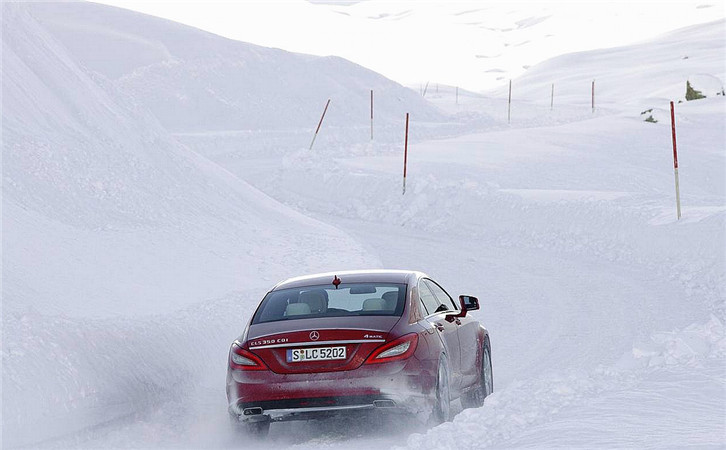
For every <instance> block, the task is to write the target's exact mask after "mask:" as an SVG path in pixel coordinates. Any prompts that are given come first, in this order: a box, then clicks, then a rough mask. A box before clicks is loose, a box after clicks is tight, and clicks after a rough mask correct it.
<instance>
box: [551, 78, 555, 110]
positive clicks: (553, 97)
mask: <svg viewBox="0 0 726 450" xmlns="http://www.w3.org/2000/svg"><path fill="white" fill-rule="evenodd" d="M554 105H555V83H552V94H550V111H552V107H553V106H554Z"/></svg>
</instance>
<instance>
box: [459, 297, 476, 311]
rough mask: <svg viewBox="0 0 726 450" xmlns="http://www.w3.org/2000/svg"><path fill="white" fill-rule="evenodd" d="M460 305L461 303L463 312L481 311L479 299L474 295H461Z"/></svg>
mask: <svg viewBox="0 0 726 450" xmlns="http://www.w3.org/2000/svg"><path fill="white" fill-rule="evenodd" d="M459 303H461V309H462V310H466V311H475V310H477V309H479V299H478V298H476V297H474V296H473V295H460V296H459Z"/></svg>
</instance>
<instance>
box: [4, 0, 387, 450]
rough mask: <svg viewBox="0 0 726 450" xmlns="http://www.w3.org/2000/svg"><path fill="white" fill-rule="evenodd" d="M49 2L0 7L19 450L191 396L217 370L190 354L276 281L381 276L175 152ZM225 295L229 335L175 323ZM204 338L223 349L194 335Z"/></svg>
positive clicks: (205, 165)
mask: <svg viewBox="0 0 726 450" xmlns="http://www.w3.org/2000/svg"><path fill="white" fill-rule="evenodd" d="M42 6H43V5H30V6H26V5H23V4H3V11H2V13H3V15H2V21H3V22H2V33H3V34H2V46H3V48H2V50H3V52H2V55H3V64H2V90H3V97H2V119H3V120H2V137H3V142H2V146H3V147H2V155H3V157H2V159H3V165H2V171H3V198H2V200H3V208H2V209H3V221H2V227H3V229H2V235H3V265H2V267H3V277H2V278H3V283H2V298H3V402H2V404H3V429H4V441H3V443H4V445H8V446H13V445H18V444H23V443H26V444H27V443H32V442H38V441H40V440H43V439H46V438H48V437H51V436H54V435H57V434H63V433H68V432H69V431H72V430H74V429H77V428H79V427H81V428H83V427H88V426H90V425H95V424H97V423H100V422H104V421H107V420H110V419H114V418H118V417H121V416H123V415H126V414H129V413H132V412H133V411H134V406H133V405H136V402H141V401H147V400H148V399H149V398H158V397H159V396H160V395H168V394H169V390H168V388H165V387H164V384H165V383H169V384H170V385H174V386H177V385H178V386H179V387H180V388H181V387H183V386H186V385H187V384H188V383H189V381H190V380H192V379H194V378H195V377H196V376H198V375H199V374H200V373H202V372H203V370H201V369H200V366H198V364H197V363H195V362H192V361H190V360H187V358H188V355H191V354H196V355H197V357H196V358H197V359H200V358H201V359H203V358H205V357H206V355H210V354H214V350H216V349H220V350H221V349H223V348H224V347H225V346H226V345H227V342H226V341H227V340H229V339H230V337H232V336H233V335H235V334H236V333H238V330H237V328H239V327H240V326H241V325H240V324H241V323H242V322H241V320H242V317H244V314H245V313H246V311H244V310H235V308H234V303H235V302H236V301H239V299H240V298H245V295H247V294H246V293H247V292H250V291H252V292H254V293H253V295H252V298H256V297H257V296H259V295H260V293H263V292H264V291H265V289H267V288H268V287H269V286H271V285H272V284H274V283H275V282H276V281H277V280H278V279H280V278H284V277H288V276H290V275H291V274H294V273H297V272H299V271H300V270H309V269H310V268H316V269H321V270H330V269H334V268H335V267H338V263H337V261H338V260H339V259H343V260H345V261H350V262H351V264H353V265H356V266H369V265H375V264H376V263H377V259H376V258H375V257H372V256H370V255H369V254H368V253H367V252H366V251H365V250H364V249H363V248H362V246H360V245H359V244H358V243H357V242H355V241H353V240H352V239H351V238H350V237H348V236H347V235H346V234H345V233H343V232H340V231H338V230H336V229H334V228H333V227H331V226H329V225H326V224H323V223H320V222H317V221H315V220H313V219H310V218H308V217H305V216H303V215H301V214H299V213H296V212H294V211H292V210H290V209H288V208H285V207H283V206H281V205H280V204H279V203H277V202H276V201H275V200H272V199H271V198H269V197H267V196H266V195H264V194H262V193H260V192H259V191H257V190H255V189H253V188H251V187H250V186H249V185H248V184H246V183H245V182H244V181H241V180H240V179H238V178H236V177H234V176H233V175H231V174H230V173H229V172H227V171H226V170H225V169H223V168H220V167H219V166H217V165H215V164H213V163H211V162H209V161H208V160H206V159H204V158H202V157H200V156H199V155H197V154H196V153H193V152H192V151H190V150H189V149H188V148H186V147H184V146H182V145H181V144H179V142H177V141H176V140H175V139H174V138H172V137H171V136H170V135H169V133H168V132H167V131H166V130H165V129H164V128H163V127H162V126H161V125H160V124H159V121H158V120H157V119H156V118H155V117H154V115H153V114H152V113H150V112H149V111H147V110H145V109H144V107H143V106H139V105H137V104H134V102H133V99H131V98H130V97H129V96H128V95H127V94H124V93H122V92H120V91H119V88H118V87H117V86H115V85H114V84H113V83H110V82H109V81H108V80H107V79H105V78H104V77H100V76H97V75H95V74H94V73H92V72H88V71H87V70H85V69H84V67H83V66H82V65H81V64H80V63H79V62H77V60H76V59H75V57H74V55H73V54H71V53H69V52H68V51H67V50H66V48H65V47H64V46H63V45H62V44H61V43H60V42H59V41H58V40H56V39H54V38H53V37H52V36H51V35H50V34H49V33H48V32H47V30H46V29H45V28H44V27H43V25H41V24H39V23H38V22H37V21H36V20H35V18H34V17H33V15H34V11H35V10H36V8H39V7H42ZM71 6H72V5H71ZM119 59H122V58H119ZM295 267H296V268H297V269H294V268H295ZM291 269H292V270H291ZM233 293H235V294H233ZM220 298H223V299H226V301H227V303H228V305H229V306H230V307H231V310H230V311H228V312H227V313H225V314H224V315H223V317H224V320H226V321H227V322H226V323H227V324H229V327H228V328H224V327H220V324H219V322H217V323H216V324H214V325H210V324H209V323H208V322H207V320H209V317H196V318H195V317H194V314H193V313H189V315H187V313H180V312H179V311H181V310H185V309H187V308H190V307H191V306H190V305H193V304H198V303H200V302H204V301H210V300H212V299H220ZM160 314H162V315H161V316H160ZM169 314H172V315H173V314H177V316H179V317H181V318H180V319H177V320H170V319H169V316H168V315H169ZM216 314H218V317H221V316H222V311H218V313H216ZM122 316H125V317H127V318H126V319H121V318H120V317H122ZM108 317H113V318H114V319H108ZM204 324H206V325H204ZM200 326H201V327H202V329H203V330H204V331H203V332H202V333H211V336H214V332H221V333H222V334H221V335H222V338H221V339H220V340H218V341H216V343H215V344H211V342H214V340H213V338H211V337H210V339H207V340H204V339H202V341H201V342H200V338H199V336H197V335H192V334H186V335H185V333H186V330H188V329H190V328H194V327H200ZM223 330H226V331H223ZM208 335H209V334H208ZM140 336H146V337H145V338H141V337H140ZM185 336H186V337H185ZM104 343H106V344H104ZM108 343H113V345H111V346H110V347H109V345H107V344H108ZM154 346H164V347H176V346H179V347H181V348H186V351H185V352H184V353H186V354H187V355H186V356H182V355H181V354H180V358H179V359H178V360H177V362H176V363H175V362H172V361H166V362H164V361H163V359H164V357H161V355H159V354H156V355H154V354H153V353H149V352H148V351H149V349H150V348H151V347H154ZM159 350H160V348H159ZM222 353H224V350H222ZM49 354H52V357H51V358H50V360H52V362H49V358H48V356H49ZM222 358H223V356H222ZM109 361H113V364H112V365H110V366H109ZM183 361H188V362H186V363H184V362H183ZM214 362H216V361H213V362H211V363H210V366H211V365H213V363H214ZM177 363H180V364H181V365H180V364H177ZM100 367H105V368H104V369H99V368H100ZM167 371H170V372H171V373H167ZM141 386H146V387H145V388H143V389H146V390H147V391H145V393H142V392H141V391H139V389H141ZM148 389H156V390H155V391H153V392H149V391H148ZM61 411H62V412H63V413H62V417H60V418H57V417H56V416H58V414H60V412H61Z"/></svg>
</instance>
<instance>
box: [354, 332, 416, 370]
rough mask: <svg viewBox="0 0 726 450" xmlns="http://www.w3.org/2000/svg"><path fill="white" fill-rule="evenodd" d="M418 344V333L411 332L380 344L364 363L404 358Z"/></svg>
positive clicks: (414, 349) (409, 355) (411, 352)
mask: <svg viewBox="0 0 726 450" xmlns="http://www.w3.org/2000/svg"><path fill="white" fill-rule="evenodd" d="M417 344H418V334H416V333H411V334H407V335H405V336H401V337H400V338H398V339H395V340H393V341H391V342H388V343H386V344H383V345H381V346H380V347H378V348H377V349H375V350H374V351H373V353H371V356H369V357H368V360H366V364H376V363H384V362H390V361H398V360H400V359H406V358H409V357H411V355H413V352H415V351H416V345H417Z"/></svg>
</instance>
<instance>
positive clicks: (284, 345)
mask: <svg viewBox="0 0 726 450" xmlns="http://www.w3.org/2000/svg"><path fill="white" fill-rule="evenodd" d="M398 320H400V317H395V316H394V317H384V316H371V317H335V318H332V317H331V318H317V319H297V320H294V321H284V322H271V323H261V324H255V325H252V326H250V329H249V332H248V335H247V341H246V343H245V347H246V348H247V350H249V351H251V352H253V353H255V354H256V355H257V356H259V357H260V358H261V359H262V360H263V361H264V362H265V364H267V366H268V367H269V368H270V370H272V371H273V372H276V373H283V374H288V373H314V372H331V371H341V370H352V369H355V368H357V367H359V366H360V365H361V364H363V362H365V360H366V358H367V357H368V356H369V355H370V354H371V353H372V352H373V350H374V349H376V348H377V347H378V346H380V345H382V344H383V343H384V342H385V341H386V340H387V339H388V333H389V331H390V330H391V329H392V328H393V326H394V325H395V324H396V322H398ZM282 324H284V329H285V331H279V330H280V329H281V325H282ZM276 331H277V332H276ZM343 349H344V350H343ZM310 358H322V359H310Z"/></svg>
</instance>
